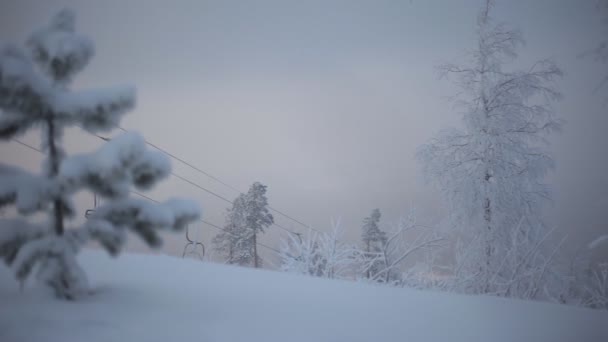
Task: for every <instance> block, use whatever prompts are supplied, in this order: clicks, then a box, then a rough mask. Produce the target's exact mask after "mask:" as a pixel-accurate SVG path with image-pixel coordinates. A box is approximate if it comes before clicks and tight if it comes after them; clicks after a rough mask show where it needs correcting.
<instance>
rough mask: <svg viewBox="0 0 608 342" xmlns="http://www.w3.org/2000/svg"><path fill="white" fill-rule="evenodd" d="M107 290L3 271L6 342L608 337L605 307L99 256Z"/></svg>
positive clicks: (95, 274) (0, 305)
mask: <svg viewBox="0 0 608 342" xmlns="http://www.w3.org/2000/svg"><path fill="white" fill-rule="evenodd" d="M80 259H81V261H82V264H83V265H84V268H85V269H87V270H88V272H89V274H90V276H91V280H92V283H93V284H95V286H96V289H97V291H98V293H97V294H96V295H95V296H93V297H91V298H89V299H87V300H84V301H80V302H62V301H57V300H55V299H53V298H52V297H50V296H49V295H47V294H46V293H44V292H43V291H41V289H40V288H27V289H26V290H25V292H24V293H20V292H19V289H18V286H17V284H16V283H15V281H14V280H13V277H12V276H11V275H10V274H9V272H8V271H9V270H8V269H6V268H5V267H4V266H0V341H2V342H17V341H45V342H51V341H62V342H70V341H88V342H93V341H163V342H165V341H186V340H187V341H264V342H274V341H287V342H296V341H349V342H352V341H494V342H496V341H509V342H511V341H535V342H539V341H551V342H555V341H608V312H604V311H593V310H587V309H581V308H574V307H567V306H560V305H553V304H545V303H529V302H521V301H515V300H505V299H500V298H490V297H470V296H460V295H449V294H442V293H432V292H422V291H415V290H408V289H397V288H388V287H381V286H373V285H366V284H357V283H352V282H345V281H328V280H322V279H315V278H308V277H304V276H297V275H290V274H283V273H278V272H270V271H260V270H252V269H245V268H236V267H229V266H223V265H216V264H209V263H201V262H198V261H194V260H183V259H178V258H172V257H167V256H150V255H135V254H127V255H123V256H122V257H121V258H119V259H111V258H109V257H106V256H105V255H104V254H103V253H101V252H97V251H87V252H85V253H83V255H82V256H81V258H80Z"/></svg>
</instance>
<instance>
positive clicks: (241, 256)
mask: <svg viewBox="0 0 608 342" xmlns="http://www.w3.org/2000/svg"><path fill="white" fill-rule="evenodd" d="M226 221H227V223H226V226H225V228H224V231H223V232H221V233H219V234H218V235H216V236H215V238H214V239H213V242H214V244H215V248H216V250H218V251H219V252H220V253H224V254H225V255H226V257H227V262H228V263H231V264H239V265H253V267H255V268H258V267H260V266H261V259H260V256H259V254H258V250H257V245H258V244H257V236H258V235H259V234H260V233H264V229H266V228H267V227H268V226H270V225H271V224H273V223H274V218H273V217H272V214H270V211H269V210H268V199H267V198H266V186H265V185H262V184H261V183H259V182H255V183H253V184H252V185H251V187H250V188H249V191H248V192H247V193H246V194H240V195H239V196H238V197H237V198H236V199H235V200H234V202H233V203H232V208H231V209H229V210H228V215H227V217H226Z"/></svg>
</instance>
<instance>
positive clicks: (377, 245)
mask: <svg viewBox="0 0 608 342" xmlns="http://www.w3.org/2000/svg"><path fill="white" fill-rule="evenodd" d="M380 217H381V213H380V209H374V210H372V213H371V215H370V216H369V217H366V218H364V219H363V229H362V231H361V241H362V242H363V248H364V250H365V253H366V254H367V258H368V259H369V266H368V267H367V269H366V270H365V277H366V278H367V279H372V278H376V275H377V274H378V272H379V271H380V269H381V268H384V266H385V265H384V264H382V260H381V259H379V258H376V257H375V255H376V254H377V253H379V252H380V251H381V250H382V249H383V247H384V246H385V244H386V241H387V238H386V232H383V231H382V230H380V226H379V224H380ZM372 259H373V260H372Z"/></svg>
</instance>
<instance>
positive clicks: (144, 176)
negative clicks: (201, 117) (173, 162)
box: [0, 10, 199, 299]
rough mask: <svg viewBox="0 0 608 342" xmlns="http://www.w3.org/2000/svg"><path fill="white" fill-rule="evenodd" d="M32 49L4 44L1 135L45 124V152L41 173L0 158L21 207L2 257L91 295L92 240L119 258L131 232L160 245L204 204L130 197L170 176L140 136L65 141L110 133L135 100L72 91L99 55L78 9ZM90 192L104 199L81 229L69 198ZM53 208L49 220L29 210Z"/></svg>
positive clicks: (12, 198)
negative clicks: (82, 133) (79, 146)
mask: <svg viewBox="0 0 608 342" xmlns="http://www.w3.org/2000/svg"><path fill="white" fill-rule="evenodd" d="M26 46H27V49H26V50H27V51H26V50H24V49H22V48H20V47H18V46H13V45H8V46H2V47H0V111H1V112H0V138H1V139H3V140H9V139H11V138H13V137H15V136H18V135H20V134H22V133H24V132H25V131H26V130H28V129H30V128H33V127H40V129H41V130H42V133H43V134H42V149H43V151H44V152H45V153H46V158H45V160H44V162H43V167H42V172H41V173H40V174H35V173H31V172H27V171H25V170H22V169H19V168H17V167H12V166H8V165H1V164H0V206H6V205H14V206H15V207H16V208H17V211H18V212H19V214H21V215H22V216H24V217H23V218H18V219H2V220H0V258H2V259H3V260H4V262H6V263H7V264H8V265H10V266H11V267H12V269H13V270H14V272H15V275H16V277H17V279H18V280H19V281H20V282H21V283H22V284H23V282H25V281H26V280H27V278H28V276H29V275H30V274H31V273H32V271H33V270H36V273H37V276H38V278H39V279H40V280H41V281H43V282H44V283H46V284H47V285H49V286H50V287H51V288H52V289H53V290H54V292H55V294H56V295H57V296H58V297H60V298H64V299H75V298H77V297H80V296H82V295H85V294H87V293H89V290H88V284H87V278H86V276H85V274H84V270H83V269H82V268H81V267H80V266H79V265H78V263H77V261H76V254H77V252H78V250H79V249H80V247H81V246H82V245H83V244H85V243H87V241H91V240H94V241H97V242H99V243H100V244H101V245H102V246H103V247H104V248H105V249H106V250H107V251H108V252H109V253H110V254H111V255H117V254H118V253H119V252H120V251H121V249H122V247H123V246H124V243H125V238H126V232H127V231H128V230H130V231H132V232H134V233H135V234H137V235H139V236H140V237H141V238H142V239H143V240H144V241H146V242H147V243H148V244H149V245H150V246H152V247H158V246H159V245H160V243H161V238H160V236H159V231H163V230H181V229H182V228H184V227H185V226H186V225H187V224H188V223H189V222H191V221H193V220H195V219H197V218H198V216H199V209H198V205H197V204H196V203H193V202H190V201H185V200H178V199H174V200H169V201H167V202H164V203H161V204H151V203H149V202H144V201H141V200H138V199H133V198H130V197H129V191H130V189H131V188H132V187H135V188H137V189H140V190H146V189H150V188H151V187H152V186H154V185H155V184H156V183H157V182H158V181H160V180H162V179H163V178H165V177H166V176H167V175H168V174H169V173H170V164H169V161H168V159H167V158H166V157H165V156H163V155H162V154H160V153H158V152H154V151H149V150H147V149H146V144H145V141H144V139H143V138H142V137H141V136H139V135H137V134H132V133H128V134H124V135H123V136H120V137H118V138H116V139H113V140H112V141H110V142H108V143H107V144H105V145H104V146H103V147H101V148H100V149H99V150H98V151H96V152H94V153H91V154H83V155H76V156H72V157H68V156H67V155H66V153H65V151H64V150H63V148H62V141H61V137H62V133H63V130H64V128H65V127H67V126H73V125H78V126H81V127H83V128H84V129H86V130H88V131H90V132H101V131H108V130H110V129H112V128H113V127H115V126H116V125H117V124H118V122H119V120H120V118H121V117H122V116H123V114H125V113H126V112H127V111H129V110H131V109H132V108H133V106H134V104H135V92H134V89H132V88H130V87H126V88H121V87H115V88H108V89H101V90H72V89H70V82H71V80H72V79H73V77H74V76H75V75H76V74H77V73H78V72H79V71H81V70H82V69H83V68H84V67H85V66H86V65H87V63H88V62H89V60H90V59H91V57H92V56H93V52H94V51H93V43H92V42H91V41H90V40H89V39H88V38H86V37H84V36H82V35H80V34H78V33H77V32H76V30H75V15H74V13H73V12H71V11H69V10H63V11H61V12H59V13H58V14H57V15H56V16H54V17H53V18H52V20H51V21H50V23H49V24H48V25H47V26H46V27H44V28H42V29H40V30H38V31H36V32H34V33H33V34H32V35H31V36H30V37H29V39H28V41H27V44H26ZM83 189H86V190H90V191H92V192H95V193H96V194H97V195H99V196H101V197H103V198H104V199H105V201H104V204H103V205H102V206H100V207H98V208H97V210H96V211H95V213H94V214H93V215H92V216H91V217H89V219H88V220H87V221H86V223H84V224H82V225H81V226H74V227H70V221H69V219H71V218H73V217H74V216H75V215H76V211H75V209H74V205H73V203H72V201H71V200H70V198H71V197H72V196H73V195H74V194H75V193H76V192H78V191H80V190H83ZM41 211H42V212H46V213H47V214H48V220H46V221H42V222H38V221H36V222H35V221H34V220H32V219H28V218H27V216H28V215H31V214H34V213H36V212H41Z"/></svg>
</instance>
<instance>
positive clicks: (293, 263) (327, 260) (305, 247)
mask: <svg viewBox="0 0 608 342" xmlns="http://www.w3.org/2000/svg"><path fill="white" fill-rule="evenodd" d="M364 257H365V256H364V254H363V253H361V252H360V251H358V249H357V248H356V247H355V246H352V245H349V244H347V243H344V242H343V230H342V228H341V224H340V220H338V221H336V222H334V221H332V229H331V231H329V232H322V233H317V232H312V231H309V232H308V234H307V235H306V236H301V237H296V236H294V235H289V236H288V237H287V239H284V240H282V241H281V255H280V258H281V270H283V271H286V272H293V273H299V274H307V275H312V276H315V277H321V278H329V279H346V278H348V276H349V274H350V273H352V272H354V271H355V270H356V269H357V268H359V267H360V266H359V264H360V263H361V262H362V261H364V260H365V259H364Z"/></svg>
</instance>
